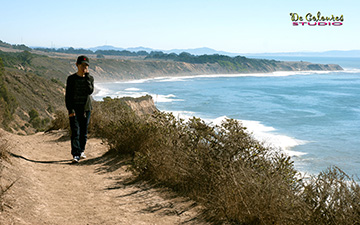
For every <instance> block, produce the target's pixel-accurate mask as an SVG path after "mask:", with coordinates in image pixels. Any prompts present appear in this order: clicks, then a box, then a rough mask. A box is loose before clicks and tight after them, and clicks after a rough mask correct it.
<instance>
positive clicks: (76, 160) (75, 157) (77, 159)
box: [72, 156, 80, 163]
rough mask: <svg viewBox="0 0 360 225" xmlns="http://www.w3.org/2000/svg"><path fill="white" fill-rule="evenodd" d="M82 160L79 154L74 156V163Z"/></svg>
mask: <svg viewBox="0 0 360 225" xmlns="http://www.w3.org/2000/svg"><path fill="white" fill-rule="evenodd" d="M79 160H80V157H79V156H74V158H73V160H72V163H78V162H79Z"/></svg>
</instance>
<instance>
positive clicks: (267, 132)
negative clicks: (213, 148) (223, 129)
mask: <svg viewBox="0 0 360 225" xmlns="http://www.w3.org/2000/svg"><path fill="white" fill-rule="evenodd" d="M227 118H228V117H226V116H221V117H218V118H215V119H205V120H204V121H205V122H207V123H209V124H213V125H221V123H222V122H223V121H224V120H225V119H227ZM238 121H240V122H241V123H242V124H243V126H244V127H246V128H247V130H248V132H249V133H250V134H252V135H253V137H254V138H255V139H256V140H258V141H260V142H262V143H263V144H264V145H265V146H268V147H273V148H276V149H280V150H281V151H283V152H284V153H285V154H286V155H288V156H291V157H300V156H303V155H306V154H307V153H305V152H297V151H294V150H292V148H293V147H295V146H298V145H304V144H306V143H308V142H307V141H303V140H298V139H295V138H293V137H289V136H286V135H282V134H278V133H275V132H274V131H276V129H275V128H274V127H270V126H265V125H263V124H262V123H261V122H259V121H252V120H238Z"/></svg>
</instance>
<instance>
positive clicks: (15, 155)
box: [10, 153, 72, 164]
mask: <svg viewBox="0 0 360 225" xmlns="http://www.w3.org/2000/svg"><path fill="white" fill-rule="evenodd" d="M10 155H11V156H13V157H15V158H19V159H24V160H26V161H28V162H33V163H42V164H71V163H72V160H71V159H67V160H56V161H40V160H33V159H28V158H26V157H24V156H21V155H17V154H15V153H10Z"/></svg>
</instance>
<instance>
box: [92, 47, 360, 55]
mask: <svg viewBox="0 0 360 225" xmlns="http://www.w3.org/2000/svg"><path fill="white" fill-rule="evenodd" d="M89 50H92V51H96V50H117V51H122V50H127V51H132V52H138V51H146V52H148V53H150V52H152V51H161V52H164V53H176V54H180V53H182V52H187V53H190V54H193V55H214V54H219V55H227V56H239V55H243V56H247V57H251V56H254V57H261V56H266V57H269V56H306V57H360V50H349V51H341V50H332V51H325V52H270V53H233V52H226V51H217V50H215V49H212V48H207V47H202V48H191V49H171V50H161V49H152V48H146V47H135V48H118V47H114V46H111V45H103V46H98V47H94V48H89Z"/></svg>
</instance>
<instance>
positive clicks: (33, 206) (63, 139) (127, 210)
mask: <svg viewBox="0 0 360 225" xmlns="http://www.w3.org/2000/svg"><path fill="white" fill-rule="evenodd" d="M1 133H2V138H3V140H7V145H8V146H9V147H10V148H9V149H10V152H11V153H10V155H9V159H10V163H8V162H3V161H2V162H1V163H2V165H3V170H2V174H1V185H2V190H5V188H6V187H8V186H9V185H11V184H12V186H11V187H10V188H9V189H8V190H7V191H6V192H5V193H4V194H3V195H2V196H1V201H2V202H1V205H2V211H0V224H36V225H38V224H182V223H184V224H203V223H202V222H201V221H200V220H199V219H197V217H198V212H199V206H197V204H195V203H194V202H193V201H191V200H189V199H187V198H182V197H178V196H176V195H174V193H173V192H171V191H169V190H168V189H166V188H159V187H157V188H156V187H153V185H150V184H148V183H145V182H142V181H140V180H139V179H136V178H135V177H134V176H133V175H132V173H131V172H130V171H128V167H129V159H128V158H126V157H119V155H115V154H113V153H111V152H107V150H108V147H107V145H105V144H103V143H102V141H101V140H100V139H96V138H91V139H89V141H88V147H87V156H88V157H87V159H86V160H82V161H80V163H78V164H76V165H73V164H71V155H70V150H69V148H70V140H69V137H68V135H67V132H66V131H51V132H48V133H37V134H35V135H29V136H18V135H14V134H10V133H5V132H3V131H1Z"/></svg>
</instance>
